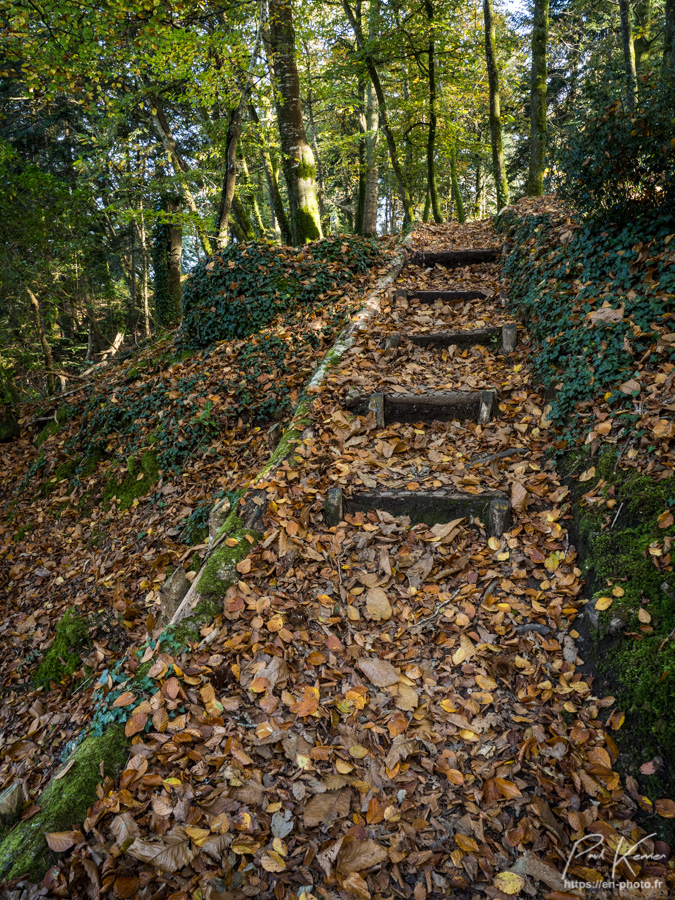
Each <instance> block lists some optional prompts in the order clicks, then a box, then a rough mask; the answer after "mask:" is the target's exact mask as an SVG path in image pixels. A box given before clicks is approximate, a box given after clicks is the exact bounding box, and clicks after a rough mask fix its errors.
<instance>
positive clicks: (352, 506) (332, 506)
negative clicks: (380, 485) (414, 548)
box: [324, 487, 511, 537]
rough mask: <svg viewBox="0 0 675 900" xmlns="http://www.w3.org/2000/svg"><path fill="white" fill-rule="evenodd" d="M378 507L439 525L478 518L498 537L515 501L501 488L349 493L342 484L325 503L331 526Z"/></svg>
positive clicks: (504, 526)
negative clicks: (473, 491) (466, 491)
mask: <svg viewBox="0 0 675 900" xmlns="http://www.w3.org/2000/svg"><path fill="white" fill-rule="evenodd" d="M376 509H377V510H381V511H383V512H388V513H389V514H390V515H392V516H396V517H400V516H408V517H409V518H410V521H411V523H412V524H418V523H420V522H424V523H425V524H426V525H438V524H442V523H444V522H452V521H453V519H461V518H465V517H468V518H470V519H476V518H477V519H479V520H480V521H481V522H483V524H484V525H487V528H488V532H489V534H490V535H494V536H495V537H499V536H501V535H502V534H503V533H504V531H506V529H507V528H508V525H509V521H510V517H511V503H510V502H509V500H508V498H507V497H506V495H505V494H503V493H502V492H501V491H485V492H484V493H482V494H462V493H458V492H457V491H454V490H449V489H439V490H430V491H422V490H420V491H409V490H406V489H404V488H402V489H396V490H385V489H382V490H368V491H355V492H354V493H352V494H351V495H349V496H347V495H346V494H345V493H344V492H343V490H342V488H341V487H335V488H331V489H330V490H329V491H328V493H327V494H326V501H325V503H324V515H325V520H326V524H327V525H328V526H329V527H332V526H334V525H337V524H338V523H339V522H341V521H342V520H343V519H344V517H345V515H352V514H353V513H357V512H364V513H365V512H370V511H371V510H376Z"/></svg>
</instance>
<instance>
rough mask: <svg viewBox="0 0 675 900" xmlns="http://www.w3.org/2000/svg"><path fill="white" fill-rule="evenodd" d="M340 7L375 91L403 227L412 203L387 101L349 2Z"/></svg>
mask: <svg viewBox="0 0 675 900" xmlns="http://www.w3.org/2000/svg"><path fill="white" fill-rule="evenodd" d="M342 5H343V7H344V10H345V13H346V14H347V18H348V19H349V23H350V25H351V26H352V29H353V31H354V35H355V37H356V43H357V46H358V48H359V50H360V51H361V53H362V54H363V61H364V63H365V65H366V69H367V71H368V75H369V76H370V80H371V82H372V85H373V88H374V90H375V96H376V97H377V103H378V110H379V118H380V124H381V126H382V131H383V132H384V136H385V138H386V140H387V147H388V148H389V160H390V162H391V167H392V169H393V171H394V177H395V178H396V184H397V185H398V190H399V195H400V197H401V203H402V204H403V225H404V227H405V226H407V225H409V224H410V223H411V222H412V221H413V218H414V213H413V208H412V201H411V199H410V191H409V189H408V185H407V183H406V179H405V176H404V174H403V170H402V169H401V164H400V163H399V160H398V150H397V148H396V140H395V138H394V132H393V131H392V129H391V125H390V124H389V114H388V112H387V101H386V97H385V94H384V90H383V88H382V82H381V81H380V76H379V73H378V71H377V68H376V66H375V62H374V59H373V54H372V52H371V51H370V50H369V49H368V48H366V46H365V40H364V37H363V29H362V28H361V26H360V24H359V22H358V20H357V18H356V16H355V15H354V10H353V9H352V8H351V5H350V3H349V0H342Z"/></svg>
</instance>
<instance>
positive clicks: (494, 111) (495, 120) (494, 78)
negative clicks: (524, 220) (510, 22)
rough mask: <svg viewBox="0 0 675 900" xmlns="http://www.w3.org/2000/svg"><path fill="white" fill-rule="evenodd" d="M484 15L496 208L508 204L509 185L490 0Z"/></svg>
mask: <svg viewBox="0 0 675 900" xmlns="http://www.w3.org/2000/svg"><path fill="white" fill-rule="evenodd" d="M483 14H484V17H485V59H486V62H487V72H488V86H489V90H490V135H491V137H492V164H493V166H494V174H495V187H496V190H497V209H502V208H503V207H504V206H508V205H509V185H508V182H507V180H506V167H505V165H504V143H503V140H502V113H501V102H500V97H499V67H498V65H497V38H496V35H495V22H494V9H493V5H492V0H483Z"/></svg>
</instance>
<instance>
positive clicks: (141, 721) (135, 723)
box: [124, 713, 148, 737]
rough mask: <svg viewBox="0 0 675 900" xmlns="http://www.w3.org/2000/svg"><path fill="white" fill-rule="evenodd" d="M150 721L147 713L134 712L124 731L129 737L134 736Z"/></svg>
mask: <svg viewBox="0 0 675 900" xmlns="http://www.w3.org/2000/svg"><path fill="white" fill-rule="evenodd" d="M147 723H148V714H147V713H134V715H133V716H132V717H131V718H130V719H129V720H128V721H127V724H126V725H125V726H124V733H125V734H126V736H127V737H133V736H134V735H135V734H138V733H139V732H141V731H143V729H144V728H145V726H146V725H147Z"/></svg>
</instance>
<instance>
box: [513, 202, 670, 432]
mask: <svg viewBox="0 0 675 900" xmlns="http://www.w3.org/2000/svg"><path fill="white" fill-rule="evenodd" d="M674 209H675V207H674ZM564 221H565V217H564V216H563V215H554V214H548V215H543V216H526V217H521V216H519V215H518V213H517V211H515V210H509V211H507V212H506V213H504V214H503V215H502V216H501V217H500V218H499V220H498V226H497V227H498V228H499V229H500V230H501V231H502V232H504V233H505V235H506V236H507V238H508V240H509V247H510V252H509V254H508V256H507V259H506V263H505V266H504V271H505V275H506V276H507V277H508V278H509V279H510V283H511V294H510V301H511V304H512V307H513V309H514V312H515V313H516V314H518V315H519V316H520V317H522V318H524V319H525V321H526V322H527V324H528V328H529V330H530V335H531V337H532V340H533V345H534V348H535V352H533V353H532V354H531V357H530V364H531V365H532V368H533V370H534V372H535V375H536V377H537V378H538V380H539V381H540V383H541V384H542V385H543V387H544V389H545V390H547V391H548V392H549V393H550V394H551V396H552V399H551V405H552V411H551V415H550V418H551V419H552V420H553V421H554V422H555V423H556V424H558V425H561V426H563V425H564V426H565V427H566V431H565V433H564V438H565V439H566V441H567V443H571V442H572V441H573V440H574V439H575V438H576V437H577V436H578V434H579V432H580V424H581V423H580V420H579V419H578V412H579V407H578V404H580V403H584V402H587V401H591V400H593V399H594V398H596V397H598V396H601V395H604V394H606V393H609V392H612V397H611V402H612V413H613V414H614V415H620V416H623V417H624V420H625V423H626V425H630V424H631V415H632V413H633V401H632V398H631V397H629V396H627V395H626V394H623V393H621V392H619V391H618V390H617V387H618V385H620V384H621V383H622V382H625V381H627V380H629V379H630V378H631V377H633V375H634V374H635V370H636V363H635V361H634V357H633V353H634V354H635V358H638V357H639V355H640V354H641V353H643V352H645V351H646V350H647V349H648V348H649V347H650V346H651V345H652V344H653V341H654V337H653V331H652V327H653V324H654V323H656V322H659V321H663V320H664V317H666V316H668V314H669V304H668V294H669V293H670V294H672V292H673V291H675V269H674V268H673V265H672V262H671V261H670V255H671V250H670V247H669V246H668V235H669V234H672V232H673V229H674V228H675V215H674V214H673V212H672V210H668V211H667V210H663V211H662V212H661V214H660V215H656V214H655V215H654V217H653V219H652V220H651V221H650V222H648V223H647V222H644V221H642V222H631V223H627V224H625V225H619V224H615V225H607V226H606V227H605V228H603V227H602V226H601V225H600V224H599V223H596V222H588V223H587V224H586V225H585V226H583V227H579V228H576V229H575V227H574V225H570V224H569V219H567V223H568V224H567V225H565V224H564ZM561 234H564V238H563V239H561ZM647 261H648V262H649V266H648V267H647V266H646V265H645V263H646V262H647ZM605 302H608V303H609V304H610V306H612V307H613V308H619V307H620V306H622V305H623V306H624V314H623V318H622V319H621V320H620V321H615V322H611V323H603V322H593V321H592V320H591V319H590V316H591V314H592V313H593V312H594V311H595V310H597V309H598V308H599V307H601V306H602V305H603V303H605ZM626 342H628V346H630V347H632V351H633V353H631V352H627V350H626V346H627V344H626ZM669 356H670V357H671V358H674V359H675V354H674V353H673V351H666V352H665V353H664V356H663V361H664V362H666V361H667V359H668V357H669Z"/></svg>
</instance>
